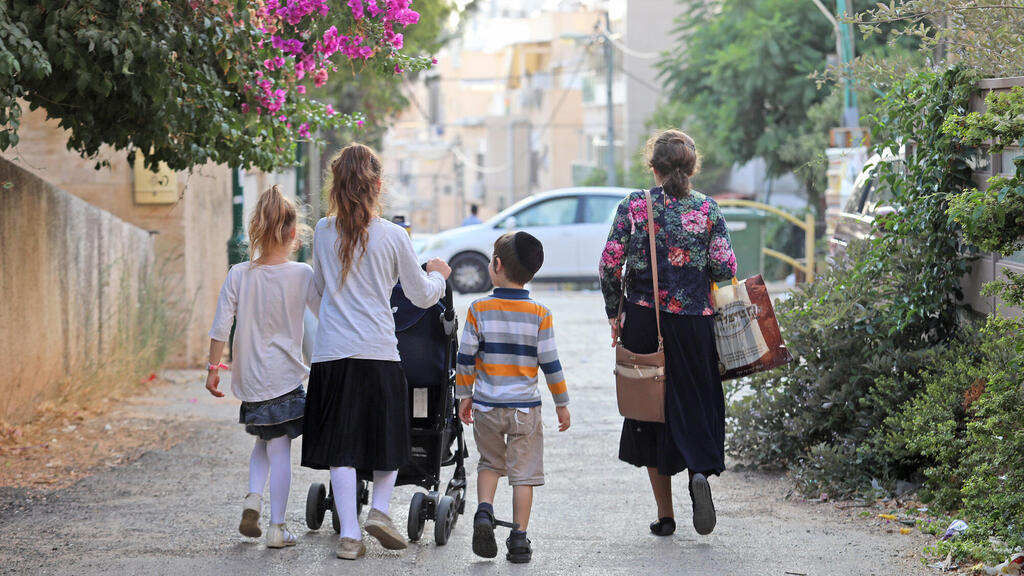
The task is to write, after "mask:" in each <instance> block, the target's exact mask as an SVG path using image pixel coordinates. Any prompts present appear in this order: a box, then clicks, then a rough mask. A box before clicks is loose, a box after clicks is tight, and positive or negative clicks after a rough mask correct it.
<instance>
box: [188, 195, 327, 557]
mask: <svg viewBox="0 0 1024 576" xmlns="http://www.w3.org/2000/svg"><path fill="white" fill-rule="evenodd" d="M301 228H306V229H307V230H308V226H305V225H303V224H300V223H299V221H298V211H297V210H296V208H295V205H294V204H292V202H291V201H290V200H288V199H287V198H285V197H284V196H282V195H281V191H280V190H279V189H278V188H277V186H274V187H273V188H270V189H269V190H267V191H266V192H264V193H263V194H261V195H260V199H259V201H258V202H257V203H256V210H255V211H253V214H252V218H251V220H250V221H249V247H250V254H249V256H250V258H249V261H248V262H242V263H241V264H236V265H235V266H232V267H231V269H230V270H229V271H228V277H227V279H226V280H225V281H224V285H223V287H222V288H221V289H220V298H219V299H218V300H217V312H216V315H215V316H214V319H213V327H212V328H211V329H210V364H209V368H208V373H207V377H206V389H207V390H209V391H210V394H212V395H214V396H216V397H221V396H224V393H223V392H221V391H220V390H219V389H218V386H219V384H220V367H221V357H222V355H223V353H224V343H225V342H226V341H227V339H228V335H229V334H230V333H231V322H232V320H234V321H235V340H234V344H233V347H232V357H233V359H234V369H233V371H232V377H231V391H232V392H233V393H234V395H235V396H236V397H237V398H238V399H239V400H241V401H242V406H241V408H240V409H239V414H238V421H239V423H241V424H244V425H245V431H246V432H248V433H249V434H252V435H253V436H255V437H256V443H255V445H254V446H253V449H252V454H251V455H250V457H249V493H248V495H246V497H245V501H244V503H243V505H242V521H241V523H240V524H239V526H238V531H239V532H241V533H242V534H244V535H246V536H251V537H254V538H258V537H259V536H260V535H261V534H262V531H261V530H260V511H261V508H262V502H263V487H264V485H266V483H267V476H268V474H269V476H270V527H269V529H268V530H267V547H268V548H283V547H285V546H293V545H295V542H296V539H295V536H294V535H293V534H292V533H291V532H290V531H289V530H288V528H287V527H286V526H285V524H284V517H285V507H286V506H287V505H288V490H289V488H290V486H291V478H292V476H291V474H292V469H291V465H292V463H291V443H292V439H294V438H296V437H298V436H299V435H300V434H302V414H303V408H304V406H305V399H306V395H305V392H304V391H303V389H302V383H303V382H304V381H305V380H306V378H307V376H308V374H309V369H308V368H306V365H305V364H304V363H303V361H302V316H303V312H305V308H306V305H307V303H308V304H309V306H310V307H311V308H313V310H314V311H315V310H316V309H317V308H318V307H319V297H318V296H317V295H316V293H315V291H313V290H312V285H313V270H312V269H311V268H310V267H309V265H307V264H303V263H301V262H293V261H291V260H290V259H289V257H290V256H291V254H292V253H293V252H294V251H295V249H296V248H297V247H298V245H299V242H298V241H297V240H296V235H297V233H298V232H299V231H300V229H301Z"/></svg>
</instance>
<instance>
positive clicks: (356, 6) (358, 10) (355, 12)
mask: <svg viewBox="0 0 1024 576" xmlns="http://www.w3.org/2000/svg"><path fill="white" fill-rule="evenodd" d="M348 7H349V8H351V9H352V17H354V18H355V19H356V20H362V19H363V0H348Z"/></svg>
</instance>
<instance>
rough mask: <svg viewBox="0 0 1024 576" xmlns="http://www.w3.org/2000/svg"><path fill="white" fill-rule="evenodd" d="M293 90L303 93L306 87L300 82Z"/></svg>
mask: <svg viewBox="0 0 1024 576" xmlns="http://www.w3.org/2000/svg"><path fill="white" fill-rule="evenodd" d="M295 91H296V92H298V93H299V94H305V93H306V87H305V86H303V85H302V84H299V85H298V86H296V87H295Z"/></svg>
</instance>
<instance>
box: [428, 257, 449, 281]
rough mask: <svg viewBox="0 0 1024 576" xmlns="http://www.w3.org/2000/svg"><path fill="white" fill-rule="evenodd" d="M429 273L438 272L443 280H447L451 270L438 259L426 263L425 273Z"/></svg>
mask: <svg viewBox="0 0 1024 576" xmlns="http://www.w3.org/2000/svg"><path fill="white" fill-rule="evenodd" d="M430 272H440V273H441V276H444V279H445V280H447V279H448V276H450V275H451V273H452V269H451V267H450V266H448V263H447V262H445V261H444V260H441V259H440V258H431V259H430V260H428V261H427V273H430Z"/></svg>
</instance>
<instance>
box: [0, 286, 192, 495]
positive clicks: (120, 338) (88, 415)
mask: <svg viewBox="0 0 1024 576" xmlns="http://www.w3.org/2000/svg"><path fill="white" fill-rule="evenodd" d="M159 272H160V271H159V270H157V271H155V272H154V271H151V270H143V271H141V272H140V274H139V277H138V278H136V279H133V278H131V277H130V276H127V275H123V276H122V278H120V279H119V281H120V283H121V285H120V286H119V287H118V291H117V294H118V302H117V304H116V306H113V307H112V310H111V314H112V315H113V317H112V318H106V319H104V324H105V325H106V326H116V328H117V329H116V331H115V332H116V336H115V337H114V338H112V339H111V340H110V341H108V342H105V343H104V345H103V346H99V345H98V344H97V343H96V342H93V343H91V345H92V346H93V348H94V349H98V348H101V347H102V348H103V350H102V351H101V353H100V354H97V355H96V357H92V358H89V359H87V360H84V361H82V362H80V363H79V365H77V366H72V367H71V369H70V370H69V374H68V375H67V376H66V377H65V378H64V379H63V381H61V382H60V383H59V392H58V394H57V395H56V396H55V397H54V398H53V399H52V400H47V401H44V402H41V403H40V404H39V405H38V406H37V407H36V410H35V413H34V414H33V415H32V417H31V418H30V419H29V420H28V421H27V422H25V423H23V424H20V425H17V426H15V425H10V424H6V423H3V422H0V486H16V487H22V488H30V489H31V488H35V489H44V490H50V489H56V488H60V487H63V486H67V485H69V484H72V483H74V482H75V481H77V480H78V479H79V478H81V477H82V476H85V475H87V474H88V473H89V471H90V470H91V469H93V468H95V467H96V466H104V465H117V464H120V463H123V462H124V461H125V460H126V459H129V458H131V457H132V455H134V454H136V453H138V452H139V451H140V450H141V449H143V448H150V447H158V446H169V445H170V439H169V438H168V436H169V434H168V433H167V432H166V430H165V427H164V426H159V425H155V424H154V420H153V418H152V417H149V416H142V415H140V414H139V413H137V412H133V411H132V410H131V407H132V398H133V397H136V396H140V395H141V394H140V392H141V393H145V392H148V391H149V389H150V388H151V387H152V386H154V385H156V384H158V383H159V382H160V381H159V379H158V378H157V374H158V373H160V371H161V369H162V368H163V365H164V362H165V361H166V359H167V357H168V355H169V352H170V347H171V346H172V345H174V343H176V342H179V341H180V339H181V338H180V336H181V334H182V333H183V332H184V330H185V327H186V326H187V325H188V321H189V317H190V310H191V308H192V305H191V304H192V303H191V302H189V303H188V304H186V305H184V306H175V305H174V304H172V303H171V302H170V300H169V299H168V298H167V294H168V292H169V289H168V287H167V286H166V284H164V283H160V282H158V281H154V280H153V279H154V278H167V277H168V276H167V275H165V274H161V273H159ZM133 280H134V281H133ZM178 308H184V310H181V309H178Z"/></svg>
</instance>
